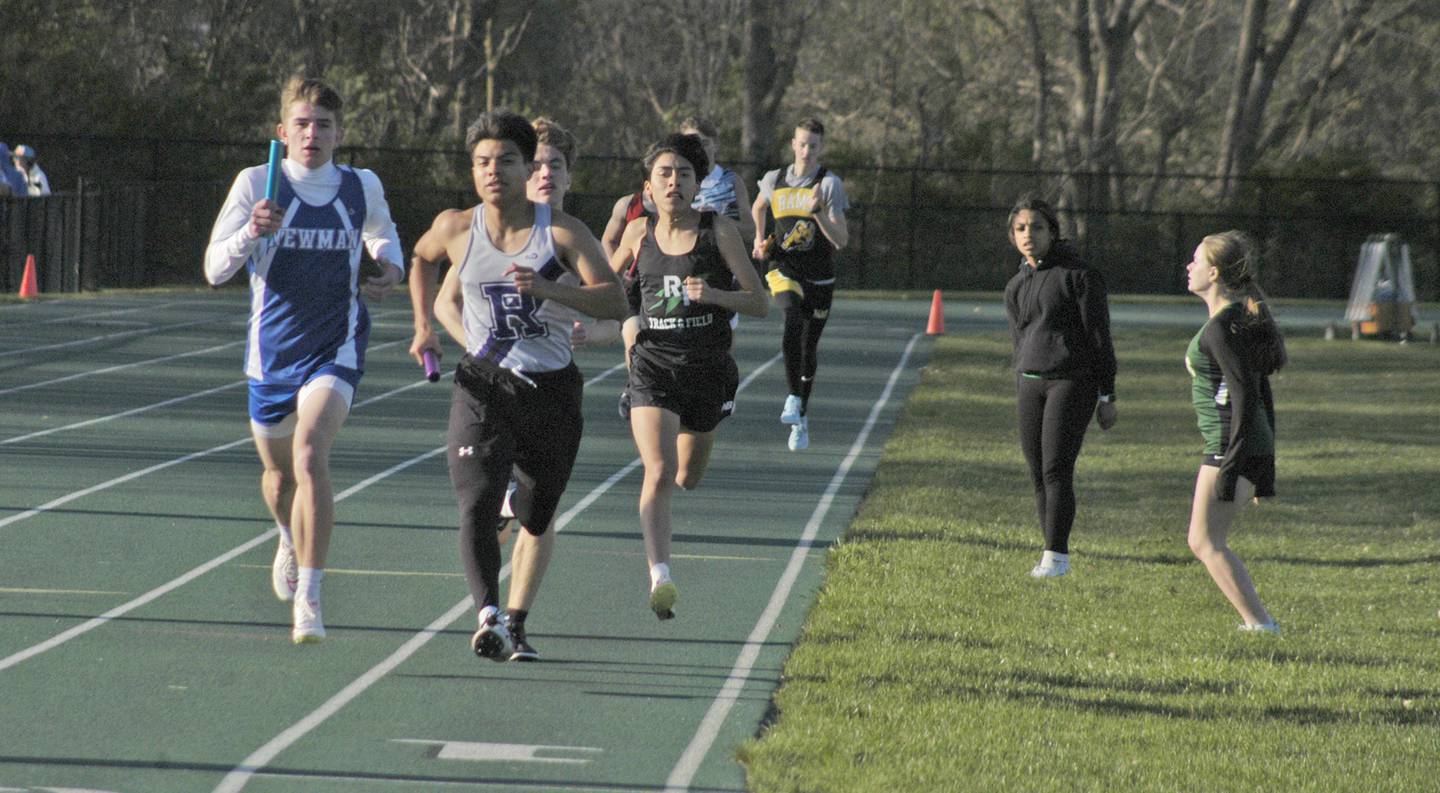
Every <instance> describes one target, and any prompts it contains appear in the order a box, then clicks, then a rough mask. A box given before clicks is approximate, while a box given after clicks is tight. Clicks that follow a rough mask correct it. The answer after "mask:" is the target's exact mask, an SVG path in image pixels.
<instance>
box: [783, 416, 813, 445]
mask: <svg viewBox="0 0 1440 793" xmlns="http://www.w3.org/2000/svg"><path fill="white" fill-rule="evenodd" d="M788 445H789V447H790V451H792V452H798V451H800V450H801V449H808V448H810V419H809V418H808V417H806V416H801V417H800V420H799V421H797V422H795V426H793V427H791V428H790V442H789V444H788Z"/></svg>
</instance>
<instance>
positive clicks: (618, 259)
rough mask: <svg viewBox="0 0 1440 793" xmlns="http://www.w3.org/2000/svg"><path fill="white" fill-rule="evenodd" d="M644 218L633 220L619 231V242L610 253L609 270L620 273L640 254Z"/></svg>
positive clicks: (643, 234)
mask: <svg viewBox="0 0 1440 793" xmlns="http://www.w3.org/2000/svg"><path fill="white" fill-rule="evenodd" d="M645 223H646V221H645V218H635V219H634V220H632V221H630V223H629V224H627V225H626V226H624V227H623V228H622V229H621V232H622V234H621V237H620V240H619V241H618V242H617V243H616V244H615V250H613V251H611V252H610V269H611V271H613V272H617V273H618V272H622V271H623V270H624V269H625V268H626V267H629V266H630V262H631V261H632V260H633V259H634V258H635V256H636V254H638V253H639V252H640V240H642V239H644V238H645Z"/></svg>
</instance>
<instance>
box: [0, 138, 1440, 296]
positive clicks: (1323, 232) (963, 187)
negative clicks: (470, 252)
mask: <svg viewBox="0 0 1440 793" xmlns="http://www.w3.org/2000/svg"><path fill="white" fill-rule="evenodd" d="M30 141H34V142H33V143H31V145H35V146H37V148H39V150H40V153H41V161H42V163H43V165H44V167H45V168H46V170H47V171H49V172H50V174H51V181H52V184H53V185H54V186H55V187H56V188H61V187H65V188H66V189H63V190H59V192H57V194H56V195H55V196H52V197H50V198H45V199H23V198H9V199H0V233H3V237H0V289H5V290H9V291H10V292H11V293H13V292H14V291H15V289H17V288H18V285H19V281H20V277H21V274H22V272H23V266H24V261H25V257H26V255H27V254H33V255H35V256H36V259H37V264H39V275H40V283H41V289H42V291H75V290H82V289H97V288H110V287H144V286H161V285H174V284H198V283H202V282H203V278H202V276H201V261H202V258H203V255H204V250H205V245H206V243H207V241H208V239H209V233H210V227H211V225H212V223H213V222H214V219H215V214H216V213H217V212H218V211H219V208H220V204H221V203H222V202H223V200H224V198H225V195H226V193H227V192H228V190H229V186H230V182H231V180H232V179H233V178H234V175H235V173H236V172H238V171H239V170H240V169H241V168H244V167H247V166H250V165H255V164H258V163H259V162H261V161H262V159H263V152H264V151H265V145H264V143H263V142H260V141H250V142H217V141H172V140H162V139H139V140H132V139H119V138H99V137H84V136H46V137H41V136H36V137H33V138H30V139H27V142H30ZM338 160H339V161H341V162H345V163H350V164H354V165H358V166H363V167H367V168H371V169H373V170H374V171H375V172H376V173H377V174H379V176H380V178H381V181H382V182H383V183H384V184H385V187H386V196H387V198H388V200H389V204H390V208H391V211H392V213H393V215H394V217H395V221H396V225H397V226H398V227H399V231H400V235H401V240H402V242H404V243H405V245H406V246H407V247H408V246H409V245H412V244H413V243H414V242H415V240H416V239H418V238H419V236H420V235H421V234H422V233H424V231H425V230H426V229H427V228H428V227H429V224H430V222H431V220H432V219H433V218H434V217H435V215H436V214H437V213H439V212H440V211H441V210H443V209H446V208H454V207H465V206H469V205H471V204H473V203H474V202H475V193H474V188H473V186H472V185H471V184H470V182H469V164H468V160H467V158H466V157H465V153H464V152H463V151H462V150H460V149H458V148H457V149H453V150H439V149H424V150H420V149H402V148H386V147H364V148H360V147H355V148H346V149H344V150H342V151H341V152H340V154H339V155H338ZM727 164H729V165H731V167H735V168H737V170H740V171H741V172H742V173H743V174H745V175H746V178H747V179H749V180H750V182H749V183H750V184H751V185H752V187H751V193H752V194H753V193H754V188H753V184H754V179H755V178H756V177H758V176H759V174H760V173H761V172H763V170H764V168H763V167H759V166H757V165H754V164H742V165H735V164H733V163H727ZM779 165H780V164H779V163H775V164H769V165H768V166H766V167H778V166H779ZM827 165H828V167H830V168H831V169H832V170H833V171H835V172H836V173H838V174H840V175H841V176H842V177H843V178H844V180H845V186H846V192H847V193H848V195H849V198H850V201H851V209H850V211H849V212H848V213H847V214H848V219H849V223H850V245H849V246H848V247H847V248H846V249H845V250H843V251H841V252H840V254H839V257H840V261H839V268H838V271H839V275H838V283H837V285H838V286H839V287H840V288H842V289H880V290H894V289H911V290H930V289H947V290H962V291H970V290H973V291H994V290H998V289H1000V288H1002V287H1003V286H1004V284H1005V282H1006V280H1008V279H1009V277H1010V275H1011V274H1012V273H1013V272H1014V271H1015V268H1016V266H1017V265H1018V262H1019V259H1018V256H1017V255H1016V254H1015V253H1014V251H1013V249H1012V248H1011V247H1010V245H1009V241H1008V239H1007V235H1006V231H1005V222H1006V218H1007V216H1008V213H1009V207H1010V206H1011V205H1012V203H1013V202H1014V200H1015V198H1016V197H1017V196H1019V195H1020V194H1022V193H1025V192H1034V193H1037V194H1039V195H1041V196H1043V197H1046V198H1049V199H1051V200H1052V201H1054V202H1055V203H1056V204H1057V205H1058V206H1059V207H1060V210H1061V220H1062V225H1064V226H1065V227H1066V228H1065V229H1064V231H1065V233H1066V236H1069V237H1072V238H1073V239H1075V240H1076V242H1077V244H1078V245H1079V247H1080V249H1081V251H1082V253H1083V254H1084V255H1085V257H1086V258H1087V259H1088V260H1089V261H1090V262H1091V263H1092V264H1093V265H1095V266H1096V267H1099V268H1100V269H1102V270H1103V271H1104V272H1105V274H1106V277H1107V280H1108V281H1109V283H1110V286H1111V290H1112V291H1113V292H1116V293H1147V294H1183V293H1184V272H1185V263H1186V262H1187V261H1189V258H1190V254H1191V252H1192V251H1193V250H1194V247H1195V245H1196V244H1198V243H1199V241H1200V239H1201V238H1203V237H1204V236H1205V235H1206V234H1209V233H1212V232H1215V231H1220V230H1224V229H1228V228H1239V229H1243V230H1245V231H1248V232H1250V233H1251V234H1253V235H1254V236H1255V237H1256V238H1257V239H1258V240H1259V241H1260V242H1261V244H1262V248H1263V260H1262V261H1263V271H1262V274H1261V283H1262V285H1263V286H1264V287H1265V288H1266V289H1267V291H1269V292H1270V293H1271V294H1272V295H1275V296H1277V297H1305V298H1330V299H1343V298H1344V297H1346V295H1347V294H1348V292H1349V286H1350V279H1351V276H1352V273H1353V271H1354V268H1355V263H1356V260H1357V258H1358V256H1359V250H1360V245H1361V243H1363V242H1364V241H1365V239H1366V238H1367V237H1369V236H1370V235H1371V234H1374V233H1377V232H1395V233H1398V234H1400V235H1402V236H1403V237H1404V238H1405V239H1406V240H1407V241H1408V242H1410V244H1411V246H1412V255H1413V257H1414V262H1415V276H1416V285H1417V288H1418V291H1419V297H1420V299H1421V300H1425V301H1433V300H1436V299H1437V297H1440V265H1437V251H1440V183H1437V182H1421V181H1399V180H1382V179H1343V178H1327V179H1280V178H1269V177H1255V178H1250V179H1245V180H1240V181H1239V182H1238V183H1237V184H1235V185H1232V189H1231V190H1230V191H1229V193H1228V195H1229V196H1230V197H1229V198H1227V199H1225V200H1223V201H1222V200H1220V199H1218V198H1216V196H1217V195H1218V194H1219V188H1220V185H1218V184H1217V182H1216V180H1215V178H1214V177H1211V176H1207V175H1197V174H1169V175H1163V176H1156V175H1150V174H1120V175H1105V176H1092V175H1086V174H1079V175H1075V174H1065V173H1061V172H1053V171H1029V170H1004V169H973V168H972V169H930V168H915V167H903V168H897V167H885V166H879V165H875V164H872V163H834V164H827ZM574 172H575V173H574V187H573V188H572V191H571V193H570V195H569V196H568V198H567V200H566V210H567V211H569V212H570V213H571V214H574V215H576V216H577V217H579V218H580V219H581V220H583V221H585V223H586V224H587V225H589V226H590V228H591V229H592V230H594V231H595V232H596V234H597V235H598V234H599V233H600V232H601V231H602V230H603V228H604V224H605V221H606V219H607V218H608V217H609V214H610V209H611V207H612V206H613V205H614V203H615V201H616V199H617V198H618V197H620V196H621V195H624V194H628V193H629V192H632V191H633V190H635V189H637V188H638V187H639V185H640V182H641V179H642V173H641V169H640V166H639V162H638V158H634V157H616V156H605V155H582V156H581V158H580V160H579V161H578V162H577V163H576V164H575V167H574ZM75 174H85V176H84V178H83V179H82V178H81V177H79V176H76V175H75ZM1116 196H1121V197H1123V198H1124V200H1121V199H1117V198H1116Z"/></svg>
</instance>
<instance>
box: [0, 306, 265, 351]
mask: <svg viewBox="0 0 1440 793" xmlns="http://www.w3.org/2000/svg"><path fill="white" fill-rule="evenodd" d="M240 316H243V315H238V314H237V315H230V316H223V317H211V318H210V319H197V320H194V321H192V322H177V323H175V324H174V325H155V326H154V327H149V328H141V329H139V330H122V331H119V332H117V333H106V334H104V335H101V336H91V337H90V338H88V339H76V340H74V341H62V342H59V343H56V344H45V345H41V346H39V347H30V348H29V349H24V350H9V351H7V352H0V358H9V357H10V356H12V355H33V354H35V353H37V352H45V351H46V350H59V349H64V348H66V347H78V346H80V345H82V344H94V343H96V342H101V341H113V340H114V339H124V338H127V337H130V336H140V335H143V334H146V333H159V332H160V331H162V330H175V329H176V328H190V327H194V326H196V325H214V324H215V323H217V322H229V321H233V320H235V319H238V318H239V317H240Z"/></svg>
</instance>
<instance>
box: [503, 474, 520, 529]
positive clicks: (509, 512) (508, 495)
mask: <svg viewBox="0 0 1440 793" xmlns="http://www.w3.org/2000/svg"><path fill="white" fill-rule="evenodd" d="M519 489H520V483H519V482H517V481H515V480H514V479H513V478H512V479H511V480H510V484H508V485H506V486H505V500H504V501H501V502H500V517H502V518H504V519H506V520H510V519H512V518H514V517H515V508H514V507H513V506H511V505H510V499H512V498H514V497H515V491H516V490H519Z"/></svg>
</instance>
